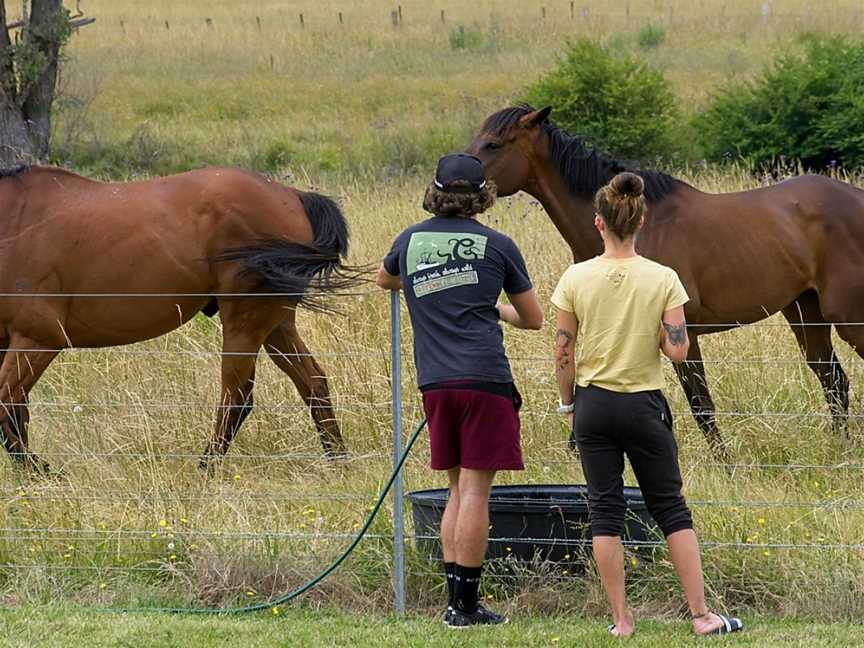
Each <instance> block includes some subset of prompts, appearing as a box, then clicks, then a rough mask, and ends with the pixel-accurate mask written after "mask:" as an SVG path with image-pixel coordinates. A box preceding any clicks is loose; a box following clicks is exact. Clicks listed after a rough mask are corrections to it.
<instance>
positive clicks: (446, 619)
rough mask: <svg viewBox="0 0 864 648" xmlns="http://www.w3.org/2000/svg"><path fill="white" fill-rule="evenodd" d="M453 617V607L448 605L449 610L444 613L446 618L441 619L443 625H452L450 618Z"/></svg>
mask: <svg viewBox="0 0 864 648" xmlns="http://www.w3.org/2000/svg"><path fill="white" fill-rule="evenodd" d="M451 616H453V606H452V605H448V606H447V610H446V611H445V612H444V616H442V617H441V623H443V624H444V625H448V624H449V623H450V617H451Z"/></svg>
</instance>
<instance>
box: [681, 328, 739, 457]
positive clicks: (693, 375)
mask: <svg viewBox="0 0 864 648" xmlns="http://www.w3.org/2000/svg"><path fill="white" fill-rule="evenodd" d="M675 372H676V373H677V374H678V380H679V381H680V382H681V387H683V388H684V394H685V395H686V396H687V402H688V403H689V404H690V411H691V412H692V413H693V418H694V419H696V424H697V425H698V426H699V429H700V430H701V431H702V434H703V435H705V439H706V440H707V441H708V447H709V448H710V449H711V452H712V453H714V456H715V457H716V458H717V460H718V461H719V462H721V463H729V454H728V452H727V451H726V446H725V444H724V443H723V438H722V437H721V436H720V430H719V429H718V428H717V419H716V417H715V408H714V401H713V400H711V394H710V392H709V391H708V382H707V380H706V378H705V365H704V364H703V362H702V351H701V350H700V349H699V339H698V337H697V336H695V335H693V336H691V337H690V351H689V353H688V354H687V361H686V362H684V363H682V364H676V365H675Z"/></svg>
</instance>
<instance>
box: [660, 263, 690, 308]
mask: <svg viewBox="0 0 864 648" xmlns="http://www.w3.org/2000/svg"><path fill="white" fill-rule="evenodd" d="M669 275H670V276H669V288H668V289H667V291H666V307H665V308H664V309H663V312H664V313H665V312H666V311H668V310H672V309H673V308H678V307H679V306H683V305H684V304H686V303H687V302H688V301H690V296H689V295H688V294H687V291H686V290H685V289H684V284H682V283H681V279H680V278H679V277H678V273H677V272H675V271H674V270H672V269H670V270H669Z"/></svg>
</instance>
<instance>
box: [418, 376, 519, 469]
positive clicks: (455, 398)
mask: <svg viewBox="0 0 864 648" xmlns="http://www.w3.org/2000/svg"><path fill="white" fill-rule="evenodd" d="M507 387H508V389H509V387H510V386H509V385H508V386H507ZM517 398H518V396H517V397H515V398H514V396H512V395H510V396H504V395H503V394H499V393H492V392H490V391H483V390H480V389H473V388H471V387H470V386H468V385H462V384H459V385H453V386H447V385H441V386H435V387H434V388H428V389H424V391H423V409H425V410H426V417H427V419H428V420H429V440H430V446H431V449H432V469H433V470H449V469H450V468H456V467H457V466H461V467H462V468H468V469H472V470H522V469H523V468H524V467H525V466H524V465H523V463H522V448H521V446H520V444H519V430H520V423H519V413H518V411H517Z"/></svg>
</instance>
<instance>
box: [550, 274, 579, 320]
mask: <svg viewBox="0 0 864 648" xmlns="http://www.w3.org/2000/svg"><path fill="white" fill-rule="evenodd" d="M570 284H571V281H570V271H569V270H568V271H567V272H565V273H564V274H563V275H562V276H561V279H559V280H558V285H557V286H556V287H555V292H554V293H552V303H553V304H555V306H556V307H558V308H560V309H561V310H563V311H567V312H568V313H575V312H576V306H575V305H574V299H573V297H574V295H573V289H574V288H575V287H574V286H571V285H570Z"/></svg>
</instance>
